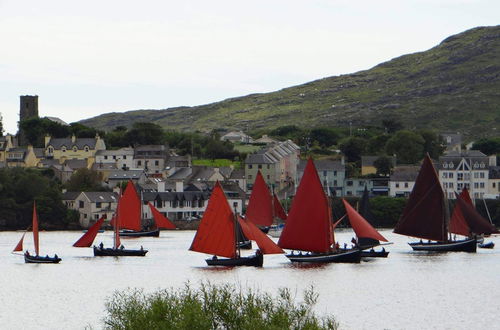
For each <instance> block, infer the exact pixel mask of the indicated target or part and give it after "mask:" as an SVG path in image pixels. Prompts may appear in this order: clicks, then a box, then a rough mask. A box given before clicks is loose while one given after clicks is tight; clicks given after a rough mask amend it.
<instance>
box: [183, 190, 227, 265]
mask: <svg viewBox="0 0 500 330" xmlns="http://www.w3.org/2000/svg"><path fill="white" fill-rule="evenodd" d="M189 250H191V251H196V252H201V253H207V254H213V255H217V256H221V257H227V258H235V257H236V256H237V254H236V238H235V219H234V214H233V212H232V211H231V208H230V207H229V203H228V202H227V199H226V196H225V194H224V191H223V190H222V187H221V185H220V183H219V182H217V183H216V184H215V187H214V189H213V191H212V195H211V196H210V199H209V201H208V205H207V208H206V210H205V213H204V214H203V218H202V219H201V221H200V225H199V227H198V230H197V232H196V235H195V237H194V239H193V242H192V243H191V247H190V248H189Z"/></svg>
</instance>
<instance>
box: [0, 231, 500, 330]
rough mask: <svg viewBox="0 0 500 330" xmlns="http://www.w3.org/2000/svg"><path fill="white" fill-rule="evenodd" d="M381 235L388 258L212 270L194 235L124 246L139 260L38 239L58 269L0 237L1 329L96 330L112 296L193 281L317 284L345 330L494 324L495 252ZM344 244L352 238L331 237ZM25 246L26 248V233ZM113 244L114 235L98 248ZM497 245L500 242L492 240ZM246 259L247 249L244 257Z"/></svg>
mask: <svg viewBox="0 0 500 330" xmlns="http://www.w3.org/2000/svg"><path fill="white" fill-rule="evenodd" d="M382 234H383V235H384V236H385V237H387V238H388V239H389V240H391V241H393V242H394V244H393V245H389V246H386V247H385V248H386V250H388V251H390V254H389V257H388V258H378V259H376V258H372V259H368V260H365V261H363V262H361V263H360V264H309V265H307V264H292V263H290V262H289V261H288V259H287V258H286V257H285V256H283V255H270V256H265V258H264V267H262V268H255V267H237V268H227V267H225V268H222V267H221V268H213V267H208V266H206V263H205V259H206V258H207V257H210V256H207V255H203V254H199V253H194V252H189V251H188V248H189V246H190V244H191V240H192V238H193V235H194V232H192V231H166V232H162V233H161V237H160V238H154V237H151V238H148V237H145V238H139V239H128V240H126V241H125V240H124V244H125V246H126V247H130V248H139V247H140V246H141V245H142V246H144V248H145V249H149V251H150V252H149V253H148V254H147V256H146V257H143V258H141V257H129V258H108V257H99V258H94V257H93V256H92V249H90V248H73V247H71V245H72V244H73V243H74V242H75V241H76V239H77V238H78V237H79V236H80V235H81V233H78V232H43V233H41V238H40V239H41V253H42V254H46V253H48V254H54V253H57V254H58V255H59V256H60V257H62V258H63V260H62V262H61V264H59V265H36V264H25V263H24V259H23V257H22V256H21V255H13V254H11V253H10V251H11V250H12V249H13V247H14V245H15V244H16V243H17V242H18V241H19V238H20V236H21V233H18V232H2V233H0V264H1V265H2V266H1V270H2V271H1V272H0V285H1V288H2V289H1V290H0V299H1V301H2V302H3V306H2V309H0V324H1V328H2V329H16V328H24V329H61V328H65V329H82V328H84V327H85V326H86V325H92V326H93V327H94V328H100V327H101V326H102V323H101V322H102V318H103V317H104V315H105V308H104V303H105V300H106V298H108V297H110V296H111V294H112V293H113V292H114V291H115V290H123V289H126V288H129V287H138V288H144V289H145V290H146V291H148V292H151V291H154V290H157V289H160V288H170V287H181V286H182V285H184V283H186V282H187V281H189V282H190V283H191V285H198V284H199V283H200V282H202V281H210V282H211V283H215V284H217V283H226V282H227V283H233V284H236V285H238V286H241V287H243V288H252V289H261V290H264V291H268V292H270V293H276V292H277V291H278V289H279V288H281V287H288V288H290V289H291V290H292V292H297V294H298V296H299V297H300V293H301V292H303V290H304V289H306V288H309V287H310V286H314V288H315V290H316V292H318V293H319V295H320V297H319V302H318V305H317V308H316V309H317V311H318V312H319V313H331V314H334V315H335V316H336V317H337V319H338V321H339V322H340V324H341V327H342V329H423V328H425V329H477V328H492V327H494V326H495V325H496V324H498V323H497V322H496V316H497V315H498V313H499V307H498V306H499V302H500V275H499V274H500V250H499V249H493V250H485V249H479V250H478V252H477V253H444V254H436V253H428V252H412V251H411V248H410V247H409V246H408V245H407V242H408V241H410V239H408V238H406V237H404V236H399V235H394V234H392V233H391V232H390V231H382ZM335 237H336V239H337V240H338V241H339V242H340V243H341V244H343V242H347V243H349V242H350V240H351V237H352V232H351V231H349V230H345V231H344V232H340V233H337V232H336V235H335ZM26 240H27V242H26V246H32V243H31V242H30V238H29V237H28V235H27V236H26ZM101 240H102V241H103V242H104V244H107V243H109V242H111V241H112V235H111V232H105V233H103V234H99V236H98V239H97V241H96V243H99V242H100V241H101ZM492 240H493V241H495V242H496V243H497V247H499V246H500V245H499V244H498V243H500V239H498V238H493V239H492ZM245 253H246V254H251V253H252V252H251V251H245Z"/></svg>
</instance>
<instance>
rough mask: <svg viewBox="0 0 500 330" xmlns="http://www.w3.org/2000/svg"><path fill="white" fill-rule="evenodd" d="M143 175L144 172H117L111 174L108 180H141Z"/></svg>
mask: <svg viewBox="0 0 500 330" xmlns="http://www.w3.org/2000/svg"><path fill="white" fill-rule="evenodd" d="M143 173H144V171H143V170H127V171H125V170H115V171H111V172H110V173H109V176H108V180H127V179H139V178H140V177H141V175H143Z"/></svg>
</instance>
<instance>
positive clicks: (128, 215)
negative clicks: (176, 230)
mask: <svg viewBox="0 0 500 330" xmlns="http://www.w3.org/2000/svg"><path fill="white" fill-rule="evenodd" d="M120 201H123V202H121V203H119V204H118V207H119V208H121V210H120V213H121V214H123V217H122V219H121V227H120V229H121V230H120V236H127V237H142V236H148V237H159V236H160V229H159V228H155V229H152V230H143V228H142V208H141V200H140V199H139V197H138V195H137V191H136V189H135V187H134V184H133V182H132V181H131V180H129V182H128V184H127V187H126V188H125V191H124V192H123V195H122V196H121V197H120Z"/></svg>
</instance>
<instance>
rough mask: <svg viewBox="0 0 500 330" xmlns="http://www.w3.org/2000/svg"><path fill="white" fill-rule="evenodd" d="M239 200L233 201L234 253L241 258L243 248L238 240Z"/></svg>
mask: <svg viewBox="0 0 500 330" xmlns="http://www.w3.org/2000/svg"><path fill="white" fill-rule="evenodd" d="M236 205H237V202H233V209H234V212H233V222H234V254H235V255H236V256H237V257H238V258H239V257H240V256H241V248H240V244H239V241H238V230H240V229H239V228H238V226H239V224H238V213H237V212H236Z"/></svg>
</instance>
